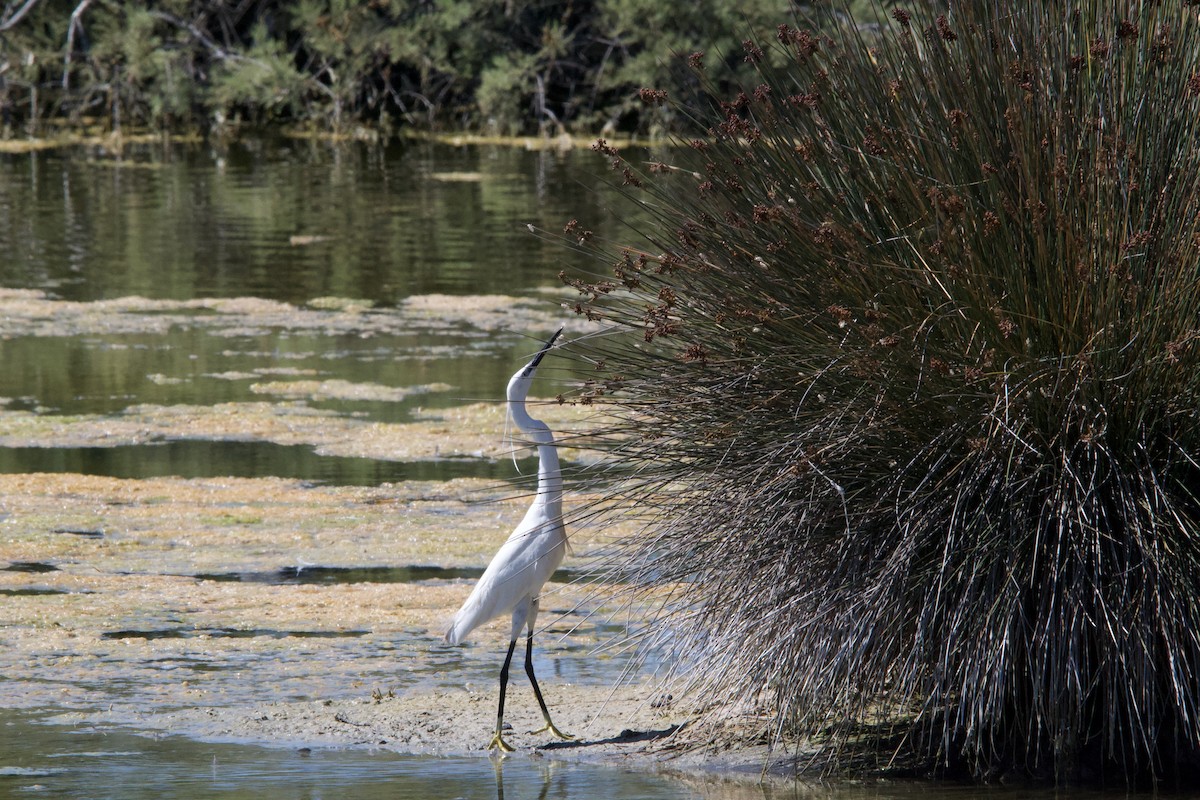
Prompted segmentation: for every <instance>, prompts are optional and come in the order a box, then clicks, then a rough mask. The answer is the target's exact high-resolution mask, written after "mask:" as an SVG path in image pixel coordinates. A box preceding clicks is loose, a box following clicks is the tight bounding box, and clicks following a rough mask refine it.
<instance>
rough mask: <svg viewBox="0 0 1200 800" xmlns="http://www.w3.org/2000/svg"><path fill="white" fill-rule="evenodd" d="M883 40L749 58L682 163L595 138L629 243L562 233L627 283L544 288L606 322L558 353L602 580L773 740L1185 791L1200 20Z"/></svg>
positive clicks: (1197, 358) (842, 30)
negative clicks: (612, 546) (619, 526)
mask: <svg viewBox="0 0 1200 800" xmlns="http://www.w3.org/2000/svg"><path fill="white" fill-rule="evenodd" d="M892 23H893V24H892V26H891V27H890V28H889V29H886V30H883V31H880V32H878V34H876V33H866V32H862V31H860V30H858V29H856V28H855V27H854V26H853V25H852V24H850V23H848V22H846V23H841V24H838V23H832V24H831V25H830V26H828V27H826V28H824V29H822V30H818V31H808V30H803V29H798V28H796V27H791V26H787V25H784V26H780V28H779V29H778V34H777V36H776V37H775V38H774V39H773V40H770V41H747V42H746V44H745V50H746V58H747V60H748V61H749V62H751V63H754V64H756V65H757V69H758V80H759V83H758V84H757V85H755V86H749V87H747V88H746V89H745V90H744V91H743V92H742V93H740V94H738V95H737V96H736V97H734V98H715V99H714V101H713V105H712V107H711V108H701V109H698V108H690V109H679V111H680V112H681V113H687V114H690V115H691V117H692V119H693V120H694V122H695V123H696V125H697V133H696V135H695V138H694V139H692V140H691V141H690V142H688V143H687V144H688V146H687V147H686V148H684V149H682V150H678V151H674V152H671V153H670V154H669V158H670V159H671V163H669V164H668V163H657V162H655V163H649V164H646V163H635V162H631V161H629V160H626V158H625V157H624V156H623V155H622V154H621V153H618V152H617V151H616V150H615V149H613V148H612V147H610V146H608V145H607V144H606V143H604V142H602V141H601V142H597V144H596V146H595V149H597V150H598V151H599V152H600V153H602V154H603V155H604V156H605V157H607V158H609V159H610V160H611V163H612V166H613V169H614V174H615V175H616V176H617V177H618V179H620V180H622V181H623V182H624V183H625V184H626V185H627V187H628V192H629V194H630V195H631V196H632V197H633V198H634V199H635V200H636V201H637V202H638V203H640V204H641V206H642V209H641V211H640V212H639V213H644V214H646V215H648V216H647V217H646V218H647V219H649V220H650V221H649V222H648V223H645V224H644V225H643V226H642V228H641V229H640V230H639V231H638V232H637V237H638V241H635V242H632V243H631V244H630V245H629V246H628V247H625V248H618V249H617V250H615V251H614V250H613V249H611V246H610V245H609V244H607V243H600V242H595V241H592V240H591V239H590V237H589V234H588V233H587V231H586V229H585V228H586V226H585V225H583V224H581V223H579V222H576V221H572V222H571V223H569V224H568V225H567V228H566V231H565V234H566V236H567V237H568V238H569V239H570V241H571V242H572V244H574V245H578V246H579V247H580V248H581V249H583V250H585V251H589V252H592V253H601V254H605V253H607V254H609V260H611V258H612V254H613V253H614V252H615V255H616V258H617V260H616V263H615V264H614V265H613V266H612V270H611V273H607V274H604V275H591V276H583V277H571V276H564V278H565V280H566V281H567V282H568V283H570V284H572V285H574V286H576V287H577V288H578V289H579V291H580V302H579V305H578V306H577V310H578V311H579V312H580V313H582V314H586V315H588V316H589V317H592V318H597V319H602V320H605V321H606V322H607V323H608V324H609V326H610V328H609V335H607V336H601V337H594V338H592V339H590V340H588V341H587V342H581V343H579V344H577V346H576V348H575V349H576V352H577V354H578V355H579V357H580V358H583V359H587V360H589V361H591V362H593V363H595V364H596V374H595V379H594V380H593V381H590V382H588V383H587V384H586V385H585V386H584V387H583V388H582V390H581V391H580V393H579V397H580V398H581V399H582V400H583V401H584V402H589V401H591V400H593V399H594V398H596V397H598V396H604V397H605V399H606V400H607V401H609V402H608V403H606V404H605V407H606V408H607V409H609V410H608V411H606V412H605V413H606V414H607V416H606V417H605V423H604V426H605V427H604V429H603V430H601V431H600V432H599V433H598V435H597V439H596V441H598V442H599V444H598V445H597V446H598V447H600V448H601V449H604V450H606V451H607V452H608V453H609V454H610V455H612V456H613V458H612V459H609V461H608V464H609V466H608V467H605V468H604V470H603V472H598V473H597V474H595V475H594V476H593V477H594V480H595V481H596V482H598V483H603V484H604V485H606V487H607V491H608V494H609V497H610V499H615V500H616V501H618V502H617V507H618V509H619V510H618V512H617V513H623V514H629V513H636V514H640V515H642V516H643V518H644V520H645V521H646V526H647V527H646V532H645V534H644V535H643V536H641V537H637V538H636V540H634V541H631V542H630V543H629V544H627V545H626V546H625V548H624V549H623V550H621V551H620V552H619V554H618V555H617V556H616V559H617V561H616V562H614V563H616V564H617V566H618V567H619V570H620V572H621V574H623V575H625V576H626V577H628V576H629V575H632V576H634V582H635V584H636V585H637V586H638V587H640V588H641V589H645V590H650V591H651V592H653V591H655V590H661V587H663V586H674V587H676V588H675V589H674V591H673V593H672V595H671V598H670V600H669V602H668V604H667V605H666V606H664V608H663V619H662V620H660V623H659V624H658V625H656V626H655V630H656V633H655V634H653V635H652V636H653V637H655V638H658V639H660V640H661V643H665V644H667V645H668V646H669V647H671V648H672V650H673V652H674V653H675V654H676V656H677V658H676V660H675V662H674V663H675V664H676V665H677V669H678V670H679V673H680V676H681V677H683V678H685V679H686V680H687V682H688V683H689V685H690V687H691V689H692V690H693V692H694V693H695V696H698V697H703V698H706V699H709V700H711V701H713V706H714V708H715V709H723V710H724V711H725V712H727V711H728V710H729V709H730V708H736V709H756V710H758V711H765V712H768V713H765V714H762V715H761V716H760V717H759V718H760V719H761V720H762V723H761V724H762V725H763V726H764V728H765V731H764V732H766V733H767V734H769V735H771V736H778V735H780V734H783V733H789V732H796V731H799V732H801V733H809V734H817V733H821V734H822V735H828V734H830V733H832V736H831V738H829V739H828V741H830V742H831V743H833V744H835V745H836V744H838V743H845V742H847V741H849V740H850V738H851V737H852V736H856V735H857V734H858V733H860V732H861V731H862V730H863V726H864V725H873V724H883V725H884V727H886V729H887V730H889V731H892V732H895V733H897V734H899V735H900V739H901V740H902V741H903V742H904V747H905V748H906V749H907V751H908V752H909V753H910V754H913V755H915V756H917V757H920V758H924V759H925V763H926V764H928V765H929V766H930V767H931V768H933V769H935V770H936V769H942V770H945V769H951V770H955V769H961V770H965V771H967V772H969V773H971V774H972V775H974V776H975V777H977V778H988V777H990V776H994V775H997V774H1000V773H1002V772H1008V771H1014V770H1015V771H1017V772H1019V773H1022V774H1028V775H1035V776H1049V777H1053V778H1056V779H1058V780H1072V779H1088V778H1095V779H1101V780H1108V781H1118V782H1120V781H1137V780H1141V779H1143V778H1147V777H1149V778H1152V779H1179V780H1183V779H1187V778H1189V777H1194V776H1195V775H1196V774H1197V766H1198V764H1200V762H1198V761H1197V754H1198V752H1200V702H1198V701H1200V697H1198V695H1200V564H1198V559H1200V501H1198V499H1197V492H1198V491H1200V417H1198V416H1197V408H1198V407H1200V260H1198V259H1197V253H1198V252H1200V248H1198V244H1200V204H1198V202H1197V201H1198V199H1200V191H1198V190H1200V149H1198V148H1197V145H1196V142H1197V141H1200V136H1198V134H1200V131H1198V130H1197V128H1198V127H1200V125H1198V120H1200V22H1198V20H1197V9H1196V7H1195V6H1194V5H1192V4H1189V3H1180V2H1145V3H1137V2H1133V3H1118V2H1111V0H1081V1H1080V2H1065V1H1062V0H1060V1H1058V2H1047V3H1014V4H997V3H955V4H954V5H953V6H952V8H951V9H950V13H949V14H945V15H929V16H928V17H927V18H924V17H921V15H920V13H919V12H918V11H916V10H914V11H913V12H911V13H910V12H908V11H905V10H903V9H897V10H895V11H894V12H893V14H892ZM771 48H774V50H775V51H777V52H776V53H774V54H767V53H764V51H765V50H768V49H771ZM780 54H783V55H785V56H786V58H785V59H780V58H778V57H777V56H778V55H780ZM768 55H769V56H771V57H766V56H768ZM690 61H691V63H692V66H693V67H694V68H696V69H697V72H698V74H699V75H700V76H701V77H702V76H703V58H702V56H701V55H700V54H693V55H692V56H691V57H690ZM781 63H782V64H783V66H780V64H781ZM643 99H644V100H646V101H647V102H652V103H660V102H670V99H669V98H667V97H665V96H664V95H663V93H662V92H658V91H654V90H647V91H644V92H643ZM716 720H717V712H714V717H713V721H714V724H713V725H712V726H711V727H710V728H708V729H707V730H709V731H710V732H712V733H713V735H719V731H720V730H723V729H722V728H721V727H720V726H719V725H718V724H716ZM893 741H896V740H893Z"/></svg>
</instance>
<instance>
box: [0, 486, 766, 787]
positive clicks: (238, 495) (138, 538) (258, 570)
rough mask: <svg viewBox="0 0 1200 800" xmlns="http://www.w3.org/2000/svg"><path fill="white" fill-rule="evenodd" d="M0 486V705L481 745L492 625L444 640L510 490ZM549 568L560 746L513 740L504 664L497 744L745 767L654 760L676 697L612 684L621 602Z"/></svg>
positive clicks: (203, 730)
mask: <svg viewBox="0 0 1200 800" xmlns="http://www.w3.org/2000/svg"><path fill="white" fill-rule="evenodd" d="M0 497H2V498H3V517H2V518H0V544H2V545H3V553H4V558H5V560H4V561H0V608H2V609H3V610H2V612H0V620H2V623H3V624H2V628H0V644H2V647H0V675H3V676H4V677H3V678H0V698H2V702H3V704H4V706H6V707H8V708H18V709H26V710H30V711H38V712H45V711H46V710H52V711H53V715H52V716H51V717H50V719H52V720H53V721H54V722H58V723H66V724H70V725H72V726H75V727H76V728H78V729H85V730H98V731H102V730H111V729H114V728H119V729H127V730H133V731H137V732H140V733H144V734H151V735H170V734H182V735H186V736H189V737H194V738H199V739H202V740H211V741H230V742H253V743H259V744H268V745H272V746H283V747H294V748H313V747H337V748H345V747H366V748H372V749H388V750H394V751H397V752H402V753H412V754H422V755H438V756H457V755H469V754H476V755H483V753H484V751H483V749H482V748H483V747H484V746H485V745H486V744H487V742H488V741H489V739H490V737H491V733H492V728H493V726H494V724H495V712H496V706H495V703H496V686H497V674H498V671H499V666H500V663H501V660H502V658H503V652H504V647H505V645H506V639H507V636H508V626H509V622H508V620H507V619H500V620H496V621H493V622H492V623H490V624H489V625H487V626H486V627H485V628H483V629H481V630H480V631H478V632H477V633H476V635H475V636H473V637H472V640H471V641H470V642H469V643H467V644H466V645H462V646H457V647H453V646H450V645H446V644H445V643H444V642H443V641H442V635H443V632H444V628H445V626H446V623H447V622H448V620H449V618H450V616H451V615H452V614H453V612H454V610H455V609H456V608H457V607H458V605H459V604H460V603H461V602H462V600H463V599H464V598H465V597H466V595H467V593H468V592H469V590H470V585H471V582H472V580H473V579H474V578H475V577H476V576H477V575H478V573H479V571H480V569H481V567H482V565H483V564H485V563H486V561H487V559H488V558H489V557H490V555H491V553H492V551H493V550H494V548H495V547H496V546H498V544H499V543H500V541H502V539H503V538H504V537H505V536H506V535H507V532H508V530H509V529H510V528H511V526H512V525H513V524H515V523H516V521H517V520H518V519H519V517H520V516H521V514H523V513H524V506H525V501H524V499H523V498H521V497H519V496H516V497H514V496H513V491H512V488H511V487H508V486H498V485H496V484H495V483H493V482H488V481H481V480H476V479H460V480H455V481H450V482H427V483H416V482H412V483H405V484H397V485H383V486H379V487H369V488H368V487H334V486H314V485H310V484H305V483H302V482H296V481H284V480H279V479H270V478H258V479H233V478H225V479H219V480H217V479H205V480H186V479H181V478H159V479H151V480H128V479H117V478H107V477H99V476H86V475H77V474H36V475H0ZM581 538H582V536H581ZM577 546H578V545H577ZM577 560H578V559H577ZM565 566H566V567H568V570H566V571H564V572H562V573H560V574H558V575H556V576H555V578H554V579H553V580H552V582H551V583H550V584H548V585H547V587H546V592H545V594H544V596H543V597H544V599H543V609H544V611H543V615H542V618H541V620H540V624H541V625H542V626H543V627H544V629H543V630H541V631H540V632H539V634H538V636H537V639H536V640H535V641H536V644H537V648H536V656H535V666H536V668H537V670H538V674H539V679H540V682H541V684H542V687H543V691H544V692H545V694H546V697H547V700H548V703H549V705H550V707H551V711H552V713H553V715H554V719H555V722H556V724H557V725H558V726H559V727H560V728H561V729H562V730H564V731H566V732H567V733H569V734H571V735H573V736H574V737H575V739H573V740H571V741H559V740H557V739H554V738H553V737H550V736H548V735H547V734H537V735H534V734H532V733H530V732H531V731H533V730H535V729H537V728H540V727H542V720H541V716H540V713H539V712H538V709H537V706H536V703H535V702H534V698H533V695H532V691H531V690H530V688H529V685H528V682H527V681H526V680H525V676H524V674H523V671H522V670H521V669H520V668H519V666H517V667H514V669H513V673H512V679H511V683H510V691H509V702H508V706H507V709H506V722H508V723H510V724H511V726H512V730H511V731H510V732H508V733H506V737H507V738H508V740H509V742H510V743H511V744H513V745H514V746H515V747H517V748H518V754H517V757H519V758H521V757H528V756H529V755H530V754H533V755H538V756H544V757H549V758H556V759H582V760H593V761H602V762H606V761H616V762H620V763H625V764H629V765H631V766H635V767H637V768H640V769H649V770H663V771H668V772H671V771H676V770H683V769H690V768H691V769H695V768H703V769H706V770H712V771H716V772H725V773H729V772H738V771H744V772H745V773H746V774H747V775H753V776H757V775H758V774H759V772H760V771H761V768H762V766H763V764H764V763H765V761H764V759H765V758H766V754H765V751H758V750H751V751H739V752H737V753H723V754H713V753H704V752H691V753H685V754H683V755H680V754H679V753H678V752H677V751H676V750H675V749H674V747H673V737H672V734H674V733H675V732H677V731H678V730H679V729H680V726H683V725H686V723H687V720H688V713H687V708H686V707H681V706H678V705H677V704H676V703H675V702H674V701H673V700H672V698H671V696H670V694H669V693H668V692H667V691H666V690H664V689H663V688H662V687H660V686H658V685H656V684H655V683H654V681H653V680H651V679H650V678H649V677H648V676H645V675H639V674H638V673H631V674H627V670H628V668H629V666H630V662H629V660H628V653H626V652H624V650H623V646H622V642H623V641H624V640H625V639H626V638H627V636H628V635H629V633H630V632H632V631H633V630H634V629H635V627H636V621H635V620H633V619H631V618H630V616H631V614H632V613H633V612H632V610H631V609H629V608H626V607H623V606H621V605H609V604H608V600H607V599H606V597H605V596H603V595H600V594H598V593H597V591H596V589H595V588H594V587H593V586H592V585H591V584H590V583H589V582H587V581H586V580H584V579H582V573H581V571H579V568H578V567H577V568H576V569H575V570H572V569H570V568H571V567H572V560H571V559H569V560H568V562H567V564H566V565H565Z"/></svg>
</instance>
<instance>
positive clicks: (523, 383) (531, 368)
mask: <svg viewBox="0 0 1200 800" xmlns="http://www.w3.org/2000/svg"><path fill="white" fill-rule="evenodd" d="M561 333H562V328H559V329H558V330H557V331H555V332H554V335H553V336H551V337H550V338H549V339H547V340H546V343H545V344H544V345H542V349H541V350H538V352H537V355H535V356H534V357H533V358H532V359H530V361H529V363H528V364H526V365H525V366H524V367H522V368H521V369H520V370H519V371H518V372H517V373H516V374H515V375H513V376H512V379H511V380H509V382H508V399H509V401H510V402H514V401H521V400H524V399H525V395H526V394H527V393H528V392H529V384H530V383H532V382H533V373H534V372H536V371H537V368H538V364H540V363H542V358H543V357H544V356H545V355H546V353H547V352H549V350H550V348H551V346H553V344H554V342H555V340H556V339H558V336H559V334H561Z"/></svg>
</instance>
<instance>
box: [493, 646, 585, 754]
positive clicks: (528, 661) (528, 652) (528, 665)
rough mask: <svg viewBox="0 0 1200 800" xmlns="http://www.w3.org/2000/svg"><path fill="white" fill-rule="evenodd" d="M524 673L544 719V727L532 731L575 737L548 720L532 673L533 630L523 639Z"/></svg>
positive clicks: (560, 736)
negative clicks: (527, 677) (531, 686)
mask: <svg viewBox="0 0 1200 800" xmlns="http://www.w3.org/2000/svg"><path fill="white" fill-rule="evenodd" d="M514 644H515V642H514ZM508 654H509V656H511V655H512V649H511V648H510V649H509V651H508ZM507 668H508V664H507V662H506V663H505V669H507ZM525 674H526V675H528V676H529V682H530V683H531V684H532V685H533V696H534V697H536V698H537V701H538V705H539V706H541V709H542V718H543V719H545V720H546V727H544V728H538V729H537V730H536V731H534V733H541V732H542V731H550V732H551V733H553V734H554V735H555V736H557V737H558V738H560V739H573V738H575V737H573V736H570V735H568V734H565V733H563V732H562V731H560V730H559V729H558V728H556V727H554V723H553V722H551V721H550V712H549V710H547V709H546V701H545V700H544V699H542V690H541V688H540V687H539V686H538V682H537V677H536V676H535V675H534V674H533V632H532V631H530V633H529V638H527V639H526V640H525ZM500 702H501V703H503V702H504V694H503V693H501V695H500Z"/></svg>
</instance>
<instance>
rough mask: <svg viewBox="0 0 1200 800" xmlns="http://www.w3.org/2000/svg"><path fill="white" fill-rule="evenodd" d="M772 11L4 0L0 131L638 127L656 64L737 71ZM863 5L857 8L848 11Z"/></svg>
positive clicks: (679, 79)
mask: <svg viewBox="0 0 1200 800" xmlns="http://www.w3.org/2000/svg"><path fill="white" fill-rule="evenodd" d="M790 5H791V4H790V3H789V2H788V0H749V2H743V3H738V4H729V3H722V2H718V1H717V0H703V2H700V3H698V4H697V3H695V2H687V3H684V2H661V0H588V1H587V2H559V1H558V0H547V1H546V2H538V3H513V2H511V1H510V0H504V1H503V2H501V1H500V0H449V2H438V3H431V2H417V1H416V0H373V2H369V3H364V2H344V1H343V0H304V1H303V2H299V3H280V2H275V1H274V0H243V1H241V2H232V1H231V0H222V1H221V2H198V0H165V1H164V2H151V0H135V1H134V2H128V3H114V2H104V1H103V0H101V1H99V2H96V1H95V0H9V1H8V2H4V3H0V117H2V120H0V122H2V125H3V129H4V131H5V135H8V136H11V135H14V133H18V132H21V133H38V132H40V131H42V130H43V129H44V127H45V126H46V124H47V122H49V121H67V122H70V123H76V124H78V123H80V122H82V121H84V120H93V121H98V122H99V123H100V124H102V125H103V126H104V127H106V128H108V129H111V130H118V129H120V128H122V126H149V127H152V128H157V129H162V130H178V129H185V130H195V129H199V130H202V131H207V130H210V129H213V128H216V129H226V128H228V127H229V126H231V125H235V124H251V125H270V124H293V125H296V124H300V125H310V126H313V127H316V128H319V129H326V130H332V131H343V130H348V129H353V128H356V127H361V126H370V127H372V128H375V129H380V130H384V131H387V130H390V129H393V128H395V127H397V126H400V125H417V126H421V127H434V128H436V127H449V128H451V129H454V130H475V131H480V132H487V133H501V134H511V133H532V132H535V131H547V132H549V133H558V132H561V131H562V130H564V129H566V128H568V127H570V128H571V129H572V130H584V131H593V132H594V131H599V130H601V129H605V128H608V129H614V130H621V131H627V132H628V131H637V132H643V133H644V132H651V131H653V130H658V129H667V128H669V127H670V126H671V125H672V124H673V120H672V118H671V117H670V111H669V109H667V108H646V107H644V106H643V105H641V104H640V103H639V102H637V93H638V90H639V88H641V87H643V86H649V85H654V86H661V87H663V88H669V89H670V90H671V91H672V93H673V96H675V97H677V98H680V97H684V96H686V95H687V94H688V93H690V92H694V91H696V90H697V88H698V84H697V83H696V82H695V81H694V79H693V78H692V76H691V74H690V73H689V72H688V71H687V70H681V69H679V68H678V67H677V65H676V64H674V62H672V61H671V60H670V59H668V58H665V57H664V56H666V55H667V54H669V53H671V52H692V51H694V50H699V49H703V50H707V51H709V57H708V63H709V67H710V70H711V75H712V77H713V78H714V79H716V80H720V81H734V80H737V79H738V78H739V77H744V75H745V74H746V73H747V72H748V70H747V66H746V65H745V64H744V63H743V62H742V60H741V55H740V49H739V46H738V45H739V42H741V40H742V39H743V38H745V33H746V31H748V30H754V29H758V30H764V29H766V28H765V27H764V26H768V25H769V24H770V23H772V22H774V21H775V20H777V19H778V18H779V17H781V16H783V15H785V14H787V13H788V11H789V8H790ZM859 5H862V6H863V7H864V8H865V7H868V6H870V3H869V2H868V1H867V0H859Z"/></svg>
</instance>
